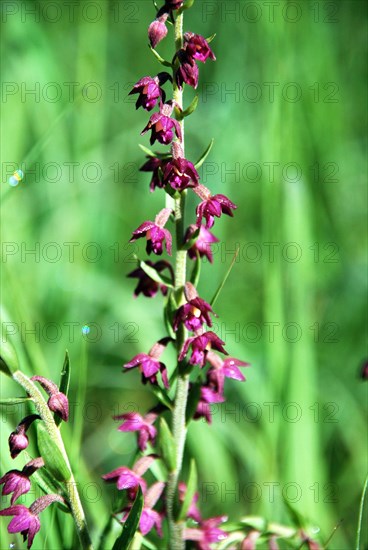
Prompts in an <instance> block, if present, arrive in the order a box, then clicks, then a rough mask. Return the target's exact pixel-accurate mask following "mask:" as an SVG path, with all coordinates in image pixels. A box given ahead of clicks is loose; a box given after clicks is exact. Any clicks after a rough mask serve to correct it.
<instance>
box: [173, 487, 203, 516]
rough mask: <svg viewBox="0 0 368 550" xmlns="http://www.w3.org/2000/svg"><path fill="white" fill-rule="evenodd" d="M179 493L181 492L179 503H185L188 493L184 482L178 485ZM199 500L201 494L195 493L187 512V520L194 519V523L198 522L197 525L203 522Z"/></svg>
mask: <svg viewBox="0 0 368 550" xmlns="http://www.w3.org/2000/svg"><path fill="white" fill-rule="evenodd" d="M178 492H179V501H180V502H181V503H183V502H184V500H185V495H186V492H187V486H186V484H185V483H184V482H183V481H180V482H179V484H178ZM198 499H199V493H195V494H194V496H193V499H192V502H191V503H190V506H189V509H188V512H187V518H191V519H194V521H196V522H197V523H199V522H200V521H201V520H202V517H201V513H200V511H199V510H198V508H197V502H198Z"/></svg>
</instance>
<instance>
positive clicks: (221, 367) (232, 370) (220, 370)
mask: <svg viewBox="0 0 368 550" xmlns="http://www.w3.org/2000/svg"><path fill="white" fill-rule="evenodd" d="M207 361H208V362H209V363H210V364H211V368H210V369H209V370H208V372H207V383H208V385H209V386H211V387H213V388H214V389H215V390H216V391H217V392H219V393H223V391H224V381H225V378H232V379H233V380H239V381H240V382H243V381H245V376H244V375H243V373H242V372H241V371H240V369H239V367H249V366H250V365H249V363H245V362H244V361H240V359H234V358H233V357H226V359H222V358H221V357H219V356H218V355H217V354H216V353H213V352H212V351H209V352H208V354H207Z"/></svg>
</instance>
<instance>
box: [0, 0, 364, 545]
mask: <svg viewBox="0 0 368 550" xmlns="http://www.w3.org/2000/svg"><path fill="white" fill-rule="evenodd" d="M1 10H2V19H3V32H2V37H1V40H2V43H1V51H2V150H1V164H2V180H1V183H2V185H1V192H2V241H3V245H2V291H3V292H2V304H3V309H2V323H3V324H5V327H6V328H7V329H8V332H9V333H10V336H9V338H10V339H11V341H12V342H13V343H14V345H15V346H16V348H17V351H18V354H19V356H20V358H21V362H22V366H23V369H24V370H25V372H27V373H28V374H34V373H37V374H41V375H45V376H49V377H50V378H52V379H53V380H55V381H57V380H58V378H59V373H60V369H61V366H62V362H63V357H64V353H65V349H66V348H67V349H68V350H69V353H70V357H71V363H72V367H73V374H72V388H71V397H70V399H71V402H72V404H73V403H74V405H72V415H71V422H70V423H69V425H65V426H63V432H64V436H65V439H66V441H67V444H68V445H69V449H70V452H71V455H72V459H73V465H74V469H75V470H76V474H77V475H76V477H77V478H78V479H79V480H80V481H81V487H82V498H83V501H84V503H85V506H86V509H87V514H88V517H89V523H90V524H91V525H92V529H93V535H94V537H98V533H99V530H100V529H101V528H102V526H103V525H104V523H105V521H106V520H107V517H108V514H109V510H110V506H111V504H110V502H111V498H112V497H113V494H114V491H113V490H112V489H111V490H110V488H106V487H105V486H104V485H103V484H102V482H101V481H100V476H101V474H102V473H106V472H107V471H110V470H111V469H113V468H115V467H118V466H120V465H123V464H127V463H129V464H130V463H131V461H132V460H133V458H134V453H135V437H134V436H133V435H132V434H121V433H118V432H117V431H116V423H114V422H113V421H112V419H111V416H112V414H117V413H123V412H126V411H127V410H130V409H132V408H133V409H135V410H137V409H138V410H140V411H146V410H147V408H149V407H150V406H152V405H153V404H154V400H153V396H152V395H151V394H150V392H149V391H148V390H147V388H146V387H142V386H141V384H140V382H139V377H138V373H136V372H132V373H129V374H128V375H126V376H123V375H122V374H121V366H122V365H123V363H124V362H125V361H126V360H129V359H130V358H131V357H132V356H133V355H135V354H136V353H138V352H140V351H142V352H147V351H148V349H149V348H150V347H151V345H152V344H153V343H154V341H155V340H156V339H157V338H160V337H162V336H163V334H164V328H163V325H162V321H161V305H162V298H161V297H159V296H158V297H156V298H155V299H154V300H147V299H145V298H144V297H142V296H140V297H139V298H138V299H135V300H134V299H133V298H132V292H133V289H134V281H132V280H129V279H126V275H127V273H129V272H130V271H131V270H132V269H134V267H135V263H134V260H133V253H138V252H139V251H140V252H139V253H140V255H141V257H142V258H144V247H143V246H142V245H140V244H139V245H129V244H127V243H128V240H129V238H130V233H131V231H132V230H133V229H135V228H136V227H137V226H138V225H139V224H140V223H141V222H142V221H143V220H146V219H152V217H153V216H154V215H155V214H156V212H157V211H158V210H159V209H160V208H162V207H163V201H164V198H163V195H162V194H161V193H160V192H159V191H156V193H154V194H149V192H148V184H149V176H147V174H142V173H140V172H138V168H139V166H141V164H142V163H143V160H144V155H143V154H142V152H141V151H140V149H139V148H138V143H142V144H145V145H148V139H147V136H143V137H141V136H140V135H139V133H140V131H141V130H142V129H143V127H144V126H145V124H146V121H147V113H146V112H144V111H142V110H140V111H138V112H136V111H135V107H134V99H133V100H132V98H129V97H128V96H127V94H128V92H129V90H130V89H131V86H132V84H133V83H134V82H136V81H137V80H139V79H140V78H141V77H142V76H144V75H148V74H149V75H152V76H153V75H155V74H156V73H157V72H158V71H160V70H161V66H160V65H159V64H158V63H157V61H156V60H155V59H154V58H153V56H152V55H151V54H150V52H149V49H148V47H147V38H146V30H147V26H148V24H149V23H150V22H151V21H152V19H153V17H154V13H155V12H154V8H153V5H152V2H151V1H149V0H139V1H132V2H131V1H120V2H115V1H105V2H103V1H102V2H101V1H95V2H89V1H81V2H79V3H74V2H69V1H65V0H64V1H63V2H60V3H57V2H30V1H20V2H2V5H1ZM366 22H367V7H366V4H365V2H362V1H359V0H356V1H354V2H351V1H341V2H323V1H316V2H314V1H313V2H309V1H307V0H305V1H296V2H287V1H286V0H283V1H281V2H273V3H268V2H263V1H257V2H247V1H240V2H235V1H234V2H233V1H226V2H225V1H212V2H207V1H204V0H201V1H199V0H197V2H196V3H195V6H194V8H193V9H192V10H190V11H189V12H187V13H186V16H185V28H186V30H191V31H194V32H197V33H200V34H203V35H204V36H210V35H212V34H213V33H214V32H216V33H217V35H216V38H215V40H214V41H213V43H212V47H213V50H214V51H215V53H216V56H217V62H216V63H211V62H208V63H207V64H206V65H205V66H202V65H201V67H200V69H201V73H200V85H199V87H198V92H199V95H200V98H201V101H200V104H199V107H198V110H197V112H196V113H195V115H193V116H192V117H190V118H188V119H187V123H186V143H187V157H188V158H189V159H190V160H192V161H195V160H197V158H198V157H199V156H200V154H201V153H202V151H203V150H204V149H205V148H206V147H207V145H208V142H209V140H210V139H211V138H212V137H214V138H215V146H214V148H213V150H212V152H211V154H210V156H209V157H208V159H207V162H206V163H205V164H204V166H203V167H202V168H201V176H202V182H203V183H204V184H205V185H207V186H209V187H210V188H211V189H212V190H214V192H217V193H218V192H221V193H224V194H226V195H228V196H229V197H230V198H231V199H232V200H233V201H234V202H235V203H236V204H237V205H238V209H237V211H236V213H235V218H234V220H230V219H229V218H225V219H224V218H222V219H221V220H220V221H218V222H216V224H215V228H214V233H215V234H216V235H217V236H218V237H219V238H220V239H221V245H219V246H218V247H217V248H216V249H215V254H214V266H213V267H211V266H210V265H209V264H208V262H207V263H205V264H204V265H203V272H202V278H201V282H200V285H199V291H200V293H201V295H202V296H203V297H204V298H205V299H210V298H211V297H212V295H213V293H214V292H215V290H216V288H217V286H218V284H219V283H220V281H221V279H222V277H223V275H224V273H225V271H226V269H227V266H228V265H229V263H230V261H231V257H232V255H233V251H234V250H235V249H236V247H237V246H239V247H240V254H239V257H238V261H237V262H236V263H235V267H234V269H233V271H232V273H231V275H230V279H229V281H228V283H227V284H226V286H225V288H224V290H223V292H222V294H221V296H220V299H219V301H218V302H217V307H216V308H215V309H216V312H217V313H218V314H219V319H218V320H217V321H216V322H217V326H216V327H215V330H216V331H217V333H218V335H219V336H220V337H223V338H224V339H225V340H226V342H227V349H228V350H229V351H230V353H231V355H233V356H235V357H238V358H241V359H243V360H246V361H249V362H250V363H251V365H252V366H251V368H249V369H247V371H246V375H247V381H246V382H245V383H243V384H240V383H238V382H235V381H228V382H227V384H226V395H227V397H228V401H227V403H225V404H223V405H221V406H220V407H218V408H217V409H216V410H215V414H214V421H213V425H212V427H208V426H207V425H206V424H204V423H203V422H197V423H193V424H192V425H191V428H190V432H189V439H188V446H187V451H188V455H189V453H190V454H192V455H193V456H195V458H196V460H197V462H198V466H199V472H200V488H201V505H202V508H203V511H204V514H205V515H206V516H209V515H218V514H222V513H224V514H227V515H228V516H229V517H230V518H231V519H238V518H239V517H241V516H242V515H249V514H257V515H258V514H259V515H263V516H265V517H266V518H267V519H272V520H274V521H283V522H286V523H290V521H289V520H288V517H287V514H286V512H285V508H284V505H283V501H282V496H283V495H284V496H286V497H287V498H288V499H289V500H290V501H291V502H292V503H294V506H295V507H296V508H297V510H298V511H300V512H301V513H302V514H303V515H304V516H306V517H308V518H310V520H311V522H312V524H313V525H316V532H317V530H318V528H319V529H320V530H321V531H320V534H321V538H322V540H324V541H325V540H327V538H328V537H329V536H330V535H331V533H332V531H333V529H334V527H335V526H336V525H337V524H338V523H339V522H340V521H341V520H343V521H342V522H341V525H340V526H339V528H338V530H337V532H336V534H335V535H334V537H333V539H332V541H331V543H330V545H329V548H331V549H336V550H340V549H344V550H345V549H346V550H348V549H350V548H352V547H353V545H354V540H355V532H356V526H357V518H358V506H359V499H360V495H361V491H362V486H363V483H364V478H365V475H366V469H367V437H366V436H367V433H366V404H367V393H366V385H365V384H364V382H363V381H362V380H361V379H360V377H359V375H360V369H361V367H362V364H363V362H364V360H365V359H366V356H367V350H366V335H367V330H366V329H367V324H366V322H367V317H366V300H365V299H364V296H365V292H366V282H367V279H366V268H367V263H366V260H367V256H366V244H367V243H366V235H367V233H366V204H367V193H366V176H367V174H366V172H365V170H366V158H365V155H366V141H365V129H366V122H367V116H366V115H367V111H366V101H367V94H366V76H367V75H366V68H367V63H366V53H367V52H366V49H367V48H366V46H367V26H366ZM169 32H170V34H169V39H168V40H166V42H165V43H163V44H161V45H160V46H159V47H158V50H159V51H160V53H161V55H163V56H164V57H165V56H166V57H167V58H170V56H171V55H172V51H173V49H172V41H171V40H170V37H172V29H170V31H169ZM32 90H33V92H32ZM193 95H194V93H193V90H191V89H189V90H186V96H185V97H186V100H185V101H186V104H189V102H190V101H191V99H192V97H193ZM157 149H158V150H163V148H162V147H161V146H159V147H158V148H157ZM16 169H22V170H23V171H24V173H25V178H24V180H23V181H22V182H21V183H20V184H19V185H18V186H17V187H15V188H12V187H10V186H9V184H8V179H9V176H11V175H12V174H13V172H14V170H16ZM194 206H195V201H194V200H193V202H191V201H189V209H190V208H191V209H192V210H191V211H190V210H189V211H188V216H189V218H188V220H190V222H191V223H192V221H193V220H194V217H193V209H194ZM32 250H33V253H32V252H30V251H32ZM85 324H88V325H89V326H90V328H91V332H90V334H89V335H88V336H87V337H83V335H82V327H83V326H84V325H85ZM32 331H33V332H32ZM1 390H2V395H3V396H4V397H8V396H13V395H21V394H22V392H21V390H19V389H18V388H17V387H16V386H15V385H14V384H13V383H12V382H9V381H8V380H5V379H4V377H2V378H1ZM23 413H25V411H24V410H19V408H17V409H16V408H15V407H13V408H10V407H9V408H8V409H3V417H2V434H1V445H2V449H5V452H2V453H1V474H3V473H4V472H5V471H7V470H9V469H10V468H14V467H19V465H20V466H22V465H23V462H22V460H23V459H22V458H21V457H20V458H18V460H17V461H16V462H17V465H16V466H14V464H15V462H12V461H11V459H10V458H9V457H8V453H7V452H6V447H7V437H8V434H9V432H10V431H12V430H13V429H14V427H15V425H16V423H17V421H19V419H20V416H21V414H23ZM185 462H186V466H185V468H187V463H188V460H186V461H185ZM25 501H26V500H25ZM6 502H7V499H5V498H4V499H3V504H4V505H5V504H6ZM47 514H49V523H47V521H42V525H43V528H42V529H41V532H40V534H39V535H38V536H37V537H36V540H35V543H34V548H69V547H71V545H72V542H71V541H72V535H71V532H72V527H70V526H69V527H68V522H66V523H65V525H64V521H65V518H64V517H59V515H60V514H59V513H57V514H55V512H52V511H47V512H45V515H47ZM43 517H44V516H43ZM46 523H47V526H46ZM6 525H7V521H6V520H5V519H4V520H2V521H1V534H2V540H3V541H4V542H3V543H2V548H8V547H9V543H10V542H14V540H15V539H14V537H10V538H8V535H7V534H6ZM364 535H365V536H366V532H365V533H364ZM365 540H366V539H365ZM21 546H22V545H21ZM17 547H18V546H17Z"/></svg>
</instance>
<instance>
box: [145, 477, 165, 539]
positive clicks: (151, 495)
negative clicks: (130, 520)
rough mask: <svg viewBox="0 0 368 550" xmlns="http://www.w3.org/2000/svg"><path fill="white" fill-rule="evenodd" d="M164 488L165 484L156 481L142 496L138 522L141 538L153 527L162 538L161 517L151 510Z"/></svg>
mask: <svg viewBox="0 0 368 550" xmlns="http://www.w3.org/2000/svg"><path fill="white" fill-rule="evenodd" d="M164 487H165V483H163V482H162V481H157V482H156V483H154V484H153V485H152V487H150V488H149V489H148V491H147V493H146V494H145V496H144V506H143V511H142V515H141V517H140V520H139V530H140V532H141V533H142V535H143V536H145V535H147V533H149V532H150V531H151V529H153V527H156V531H157V533H158V534H159V536H160V537H162V519H161V515H160V514H159V513H158V512H156V510H153V507H154V506H155V504H156V502H157V501H158V500H159V498H160V497H161V494H162V491H163V490H164Z"/></svg>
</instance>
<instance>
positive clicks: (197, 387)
mask: <svg viewBox="0 0 368 550" xmlns="http://www.w3.org/2000/svg"><path fill="white" fill-rule="evenodd" d="M200 397H201V384H199V383H197V382H196V383H195V384H193V385H192V386H191V388H190V392H189V395H188V403H187V409H186V413H185V419H186V423H187V424H188V423H189V422H190V421H191V420H192V418H193V415H194V413H195V411H196V410H197V405H198V402H199V400H200Z"/></svg>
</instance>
